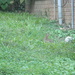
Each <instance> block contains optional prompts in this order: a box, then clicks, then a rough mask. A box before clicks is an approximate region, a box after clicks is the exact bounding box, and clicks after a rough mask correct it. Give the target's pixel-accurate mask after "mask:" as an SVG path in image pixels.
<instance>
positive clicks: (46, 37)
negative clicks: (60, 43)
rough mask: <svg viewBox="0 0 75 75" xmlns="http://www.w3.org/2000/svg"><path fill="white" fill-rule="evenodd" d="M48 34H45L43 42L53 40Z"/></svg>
mask: <svg viewBox="0 0 75 75" xmlns="http://www.w3.org/2000/svg"><path fill="white" fill-rule="evenodd" d="M48 37H49V34H46V36H45V37H44V42H50V43H51V42H53V40H51V39H49V38H48Z"/></svg>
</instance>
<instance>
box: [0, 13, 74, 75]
mask: <svg viewBox="0 0 75 75" xmlns="http://www.w3.org/2000/svg"><path fill="white" fill-rule="evenodd" d="M60 27H61V26H59V25H58V24H57V23H56V21H51V20H48V19H46V18H41V17H35V16H33V15H30V14H28V13H8V12H6V13H5V12H0V75H75V42H74V41H73V42H69V43H65V42H64V38H65V37H66V36H68V35H70V36H73V37H75V30H60ZM47 33H49V34H50V36H49V39H51V40H53V41H54V42H53V43H48V42H46V43H44V41H43V39H44V37H45V35H46V34H47Z"/></svg>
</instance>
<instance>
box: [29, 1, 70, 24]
mask: <svg viewBox="0 0 75 75" xmlns="http://www.w3.org/2000/svg"><path fill="white" fill-rule="evenodd" d="M29 10H30V12H31V13H32V14H36V15H38V16H45V17H48V18H50V19H51V20H54V19H56V20H58V8H57V2H56V7H54V0H33V2H32V3H31V6H30V9H29ZM62 13H63V23H66V24H70V23H71V0H62Z"/></svg>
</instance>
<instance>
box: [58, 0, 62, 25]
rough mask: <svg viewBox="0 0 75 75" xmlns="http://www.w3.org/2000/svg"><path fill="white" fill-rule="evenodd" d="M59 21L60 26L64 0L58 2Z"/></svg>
mask: <svg viewBox="0 0 75 75" xmlns="http://www.w3.org/2000/svg"><path fill="white" fill-rule="evenodd" d="M58 19H59V24H60V25H62V0H58Z"/></svg>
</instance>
